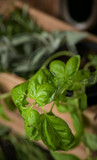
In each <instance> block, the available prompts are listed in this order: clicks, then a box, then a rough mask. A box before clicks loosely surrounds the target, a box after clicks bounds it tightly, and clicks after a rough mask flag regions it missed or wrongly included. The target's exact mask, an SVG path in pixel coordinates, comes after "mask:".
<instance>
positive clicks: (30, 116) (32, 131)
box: [22, 107, 40, 140]
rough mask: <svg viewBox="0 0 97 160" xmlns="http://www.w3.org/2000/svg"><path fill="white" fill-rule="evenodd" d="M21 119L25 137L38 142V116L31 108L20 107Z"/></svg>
mask: <svg viewBox="0 0 97 160" xmlns="http://www.w3.org/2000/svg"><path fill="white" fill-rule="evenodd" d="M22 117H23V119H24V124H25V135H26V136H27V137H28V138H29V139H30V140H32V139H33V140H39V139H40V134H39V129H40V114H39V113H38V111H36V110H35V109H32V107H22Z"/></svg>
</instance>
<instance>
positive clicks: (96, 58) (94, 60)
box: [88, 54, 97, 67]
mask: <svg viewBox="0 0 97 160" xmlns="http://www.w3.org/2000/svg"><path fill="white" fill-rule="evenodd" d="M88 58H89V60H90V62H91V63H92V65H94V66H96V67H97V55H92V54H89V55H88Z"/></svg>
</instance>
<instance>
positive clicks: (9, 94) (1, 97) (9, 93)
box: [0, 92, 11, 99]
mask: <svg viewBox="0 0 97 160" xmlns="http://www.w3.org/2000/svg"><path fill="white" fill-rule="evenodd" d="M10 96H11V92H7V93H3V94H1V95H0V99H5V98H7V97H10Z"/></svg>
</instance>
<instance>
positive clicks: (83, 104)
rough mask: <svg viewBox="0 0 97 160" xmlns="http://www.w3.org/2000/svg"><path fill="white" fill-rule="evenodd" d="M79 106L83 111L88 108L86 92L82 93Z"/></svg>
mask: <svg viewBox="0 0 97 160" xmlns="http://www.w3.org/2000/svg"><path fill="white" fill-rule="evenodd" d="M79 106H80V108H81V110H82V111H84V110H85V109H86V108H87V95H86V94H85V93H82V94H81V95H80V99H79Z"/></svg>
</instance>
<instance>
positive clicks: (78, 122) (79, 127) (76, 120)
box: [71, 111, 84, 138]
mask: <svg viewBox="0 0 97 160" xmlns="http://www.w3.org/2000/svg"><path fill="white" fill-rule="evenodd" d="M71 117H72V119H73V126H74V129H75V131H76V136H77V137H79V138H81V136H82V134H83V130H84V125H83V121H82V119H81V117H80V115H79V114H78V113H77V112H76V111H75V112H74V113H71Z"/></svg>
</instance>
